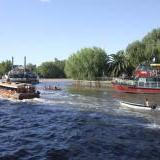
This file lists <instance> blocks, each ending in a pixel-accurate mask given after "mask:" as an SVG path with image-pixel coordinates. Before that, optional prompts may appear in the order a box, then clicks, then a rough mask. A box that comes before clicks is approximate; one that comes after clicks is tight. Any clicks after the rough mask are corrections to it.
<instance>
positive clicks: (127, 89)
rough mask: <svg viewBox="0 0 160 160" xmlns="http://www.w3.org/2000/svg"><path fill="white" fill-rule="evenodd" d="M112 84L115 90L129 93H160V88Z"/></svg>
mask: <svg viewBox="0 0 160 160" xmlns="http://www.w3.org/2000/svg"><path fill="white" fill-rule="evenodd" d="M112 86H113V88H114V89H115V90H117V91H120V92H127V93H160V88H145V87H136V86H133V85H125V84H118V83H112Z"/></svg>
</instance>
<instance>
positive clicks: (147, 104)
mask: <svg viewBox="0 0 160 160" xmlns="http://www.w3.org/2000/svg"><path fill="white" fill-rule="evenodd" d="M144 105H145V106H146V107H149V102H148V98H146V99H145V102H144Z"/></svg>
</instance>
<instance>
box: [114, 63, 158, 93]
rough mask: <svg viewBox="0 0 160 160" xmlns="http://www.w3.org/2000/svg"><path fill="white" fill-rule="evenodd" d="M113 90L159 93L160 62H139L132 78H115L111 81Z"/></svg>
mask: <svg viewBox="0 0 160 160" xmlns="http://www.w3.org/2000/svg"><path fill="white" fill-rule="evenodd" d="M112 86H113V88H114V89H115V90H117V91H121V92H128V93H160V64H150V66H149V65H148V66H147V65H144V64H141V65H139V66H138V67H137V69H136V71H135V73H134V76H133V79H132V80H128V79H122V78H115V79H114V80H113V81H112Z"/></svg>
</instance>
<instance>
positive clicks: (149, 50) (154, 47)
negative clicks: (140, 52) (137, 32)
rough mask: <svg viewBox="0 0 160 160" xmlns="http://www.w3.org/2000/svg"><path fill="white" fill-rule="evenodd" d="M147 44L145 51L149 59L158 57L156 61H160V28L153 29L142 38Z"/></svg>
mask: <svg viewBox="0 0 160 160" xmlns="http://www.w3.org/2000/svg"><path fill="white" fill-rule="evenodd" d="M142 42H143V44H144V45H145V53H146V54H147V56H148V60H150V61H151V60H152V59H153V57H155V58H156V62H157V63H160V28H158V29H153V30H152V31H151V32H149V33H148V34H147V35H146V36H145V37H144V38H143V40H142Z"/></svg>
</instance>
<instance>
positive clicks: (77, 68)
mask: <svg viewBox="0 0 160 160" xmlns="http://www.w3.org/2000/svg"><path fill="white" fill-rule="evenodd" d="M107 57H108V56H107V54H106V52H105V51H104V50H103V49H101V48H97V47H93V48H83V49H81V50H80V51H77V52H76V53H74V54H72V55H71V56H70V57H69V58H68V60H67V61H66V64H65V73H66V75H67V76H68V77H70V78H73V79H81V80H95V79H96V77H100V76H102V75H103V73H104V71H105V69H106V68H105V67H106V64H107V63H106V62H107Z"/></svg>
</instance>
